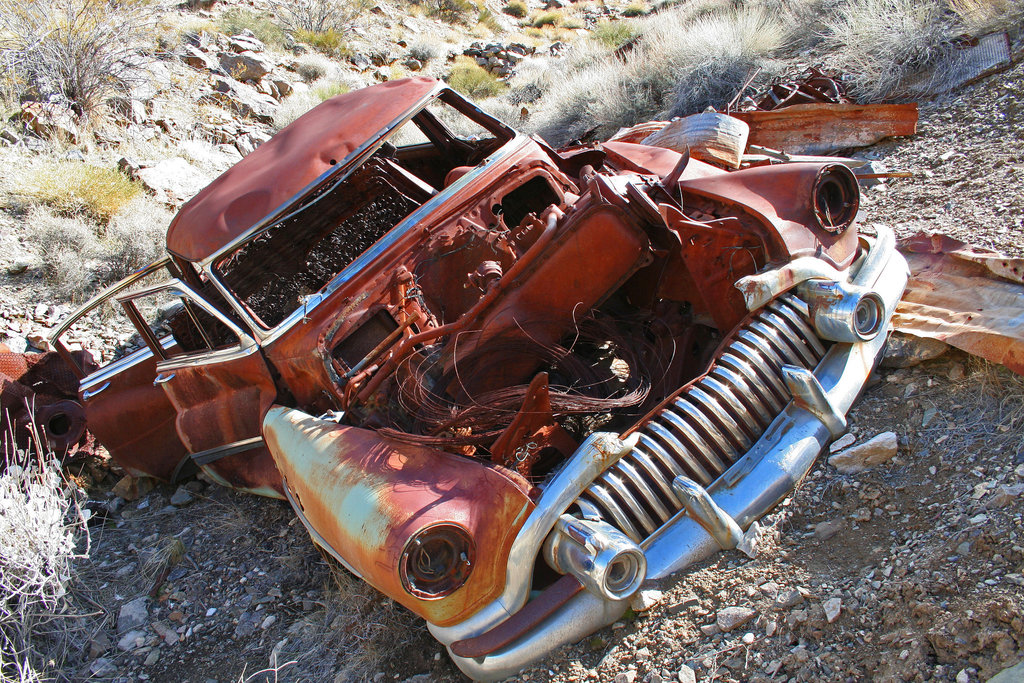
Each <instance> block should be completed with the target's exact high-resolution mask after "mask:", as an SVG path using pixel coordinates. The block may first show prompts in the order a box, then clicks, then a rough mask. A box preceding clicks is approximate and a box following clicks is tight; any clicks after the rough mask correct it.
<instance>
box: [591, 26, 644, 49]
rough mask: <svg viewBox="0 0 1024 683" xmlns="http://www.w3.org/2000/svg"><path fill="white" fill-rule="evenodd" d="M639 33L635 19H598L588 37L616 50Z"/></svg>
mask: <svg viewBox="0 0 1024 683" xmlns="http://www.w3.org/2000/svg"><path fill="white" fill-rule="evenodd" d="M638 35H640V27H639V26H638V25H637V23H636V22H635V21H599V22H598V23H597V25H596V26H595V27H594V28H593V29H592V30H591V31H590V38H591V39H592V40H596V41H597V42H599V43H601V44H602V45H604V46H606V47H610V48H612V49H613V50H617V49H618V48H620V47H622V46H623V45H625V44H626V43H628V42H629V41H631V40H633V39H634V38H636V37H637V36H638Z"/></svg>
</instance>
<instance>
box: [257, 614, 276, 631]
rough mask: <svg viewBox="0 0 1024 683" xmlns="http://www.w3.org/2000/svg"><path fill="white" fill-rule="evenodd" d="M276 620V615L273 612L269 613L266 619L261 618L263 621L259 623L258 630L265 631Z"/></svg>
mask: <svg viewBox="0 0 1024 683" xmlns="http://www.w3.org/2000/svg"><path fill="white" fill-rule="evenodd" d="M276 622H277V617H275V616H274V615H273V614H271V615H270V616H268V617H267V618H266V619H264V620H263V623H261V624H260V630H261V631H266V630H267V629H268V628H270V627H271V626H273V625H274V623H276Z"/></svg>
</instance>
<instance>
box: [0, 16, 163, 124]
mask: <svg viewBox="0 0 1024 683" xmlns="http://www.w3.org/2000/svg"><path fill="white" fill-rule="evenodd" d="M152 18H153V12H152V9H151V8H150V6H149V3H148V2H146V0H0V36H2V38H3V40H2V42H0V53H2V57H0V60H2V61H3V62H5V63H6V64H5V67H6V69H5V71H6V73H5V78H7V79H11V80H17V81H18V82H20V83H22V84H23V85H24V86H25V87H27V88H29V89H30V90H31V91H32V94H33V95H34V96H35V97H34V99H42V98H43V97H45V96H47V95H53V94H56V95H60V96H62V97H64V98H66V99H67V100H69V101H70V102H72V103H73V104H74V106H75V107H77V108H78V109H79V113H81V112H86V113H88V112H90V111H92V110H93V109H95V108H96V107H97V106H98V105H100V104H101V103H102V102H103V101H104V100H105V99H107V98H108V97H111V96H114V95H121V94H125V93H127V92H128V91H130V89H131V86H132V84H133V83H134V82H135V81H137V80H138V79H139V78H140V75H141V69H140V67H142V66H143V60H142V59H141V58H140V56H139V53H138V51H137V50H136V47H137V46H138V45H139V44H140V43H141V42H143V41H145V40H146V39H147V38H148V37H149V35H150V32H151V31H152V28H153V20H152Z"/></svg>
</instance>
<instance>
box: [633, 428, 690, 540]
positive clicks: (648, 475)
mask: <svg viewBox="0 0 1024 683" xmlns="http://www.w3.org/2000/svg"><path fill="white" fill-rule="evenodd" d="M629 459H630V460H632V461H634V462H635V463H636V465H637V466H638V467H639V468H640V469H642V470H643V471H644V475H645V476H644V479H645V480H647V481H653V482H654V484H655V485H656V486H657V487H658V489H660V490H661V493H662V495H663V496H664V497H665V500H667V501H669V503H670V504H671V505H672V507H673V508H675V509H678V508H677V507H676V506H677V504H678V501H677V500H676V494H675V492H674V491H673V490H672V487H671V486H670V485H669V483H668V482H669V481H671V478H667V477H665V473H664V472H662V471H661V470H659V469H658V466H657V465H656V464H655V462H654V461H653V460H651V458H650V456H649V455H647V453H645V452H644V450H643V449H642V448H640V446H637V447H636V448H634V449H633V452H632V453H630V454H629ZM678 469H679V468H678V467H673V468H672V471H673V472H675V471H676V470H678ZM679 474H682V472H679V473H678V474H675V475H674V476H673V477H672V478H674V477H676V476H679ZM662 509H663V510H665V512H666V515H665V519H663V520H662V523H664V522H665V520H666V519H668V518H669V517H671V513H669V512H668V508H666V507H664V506H662Z"/></svg>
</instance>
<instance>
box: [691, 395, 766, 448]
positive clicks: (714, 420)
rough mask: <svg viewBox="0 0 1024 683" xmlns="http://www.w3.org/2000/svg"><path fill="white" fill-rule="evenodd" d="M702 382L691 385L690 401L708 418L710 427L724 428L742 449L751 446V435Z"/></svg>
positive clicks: (719, 430) (718, 430)
mask: <svg viewBox="0 0 1024 683" xmlns="http://www.w3.org/2000/svg"><path fill="white" fill-rule="evenodd" d="M701 385H702V382H698V383H697V384H694V385H693V386H692V387H690V390H689V391H688V392H686V395H687V397H688V398H689V399H690V402H691V403H693V404H694V405H695V406H696V407H697V409H698V410H700V412H701V413H703V414H704V417H705V418H706V419H707V421H708V422H709V423H710V424H709V431H710V428H715V431H717V432H719V433H721V432H722V431H723V430H724V432H725V435H726V436H730V437H732V440H733V441H734V442H735V443H737V444H739V448H740V450H744V451H745V450H747V449H748V448H750V444H751V443H753V442H752V441H751V440H750V437H749V436H747V435H746V434H745V433H744V432H743V430H742V429H741V428H740V426H739V423H737V422H736V420H734V419H733V417H732V415H731V414H730V413H729V411H727V410H726V409H725V408H723V407H722V404H721V403H719V402H718V400H717V399H716V398H715V397H714V396H712V395H711V394H710V393H708V392H707V391H705V390H704V388H703V387H702V386H701ZM733 448H735V446H733Z"/></svg>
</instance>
